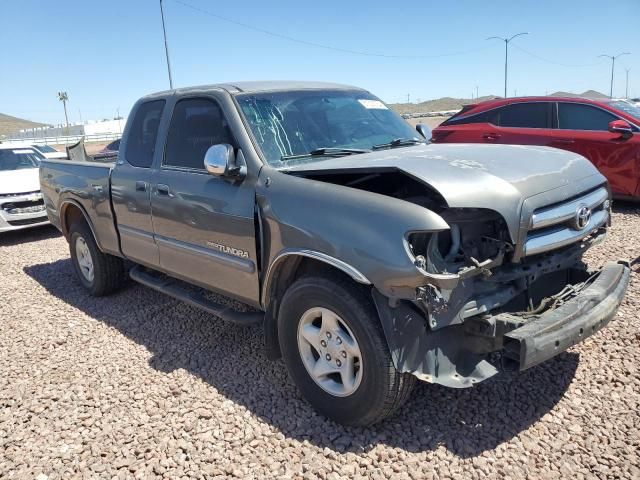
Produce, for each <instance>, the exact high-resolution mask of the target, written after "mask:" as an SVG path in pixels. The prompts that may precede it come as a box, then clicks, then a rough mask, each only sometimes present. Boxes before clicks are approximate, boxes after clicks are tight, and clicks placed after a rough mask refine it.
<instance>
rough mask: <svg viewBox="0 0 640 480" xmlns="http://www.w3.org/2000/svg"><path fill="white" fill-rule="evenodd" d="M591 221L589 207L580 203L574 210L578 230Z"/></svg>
mask: <svg viewBox="0 0 640 480" xmlns="http://www.w3.org/2000/svg"><path fill="white" fill-rule="evenodd" d="M590 221H591V209H590V208H589V207H587V206H586V205H581V206H579V207H578V209H577V210H576V217H575V226H576V228H577V229H578V230H584V229H585V228H587V225H589V222H590Z"/></svg>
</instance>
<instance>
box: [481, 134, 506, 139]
mask: <svg viewBox="0 0 640 480" xmlns="http://www.w3.org/2000/svg"><path fill="white" fill-rule="evenodd" d="M500 137H502V135H500V134H499V133H485V134H484V135H482V138H484V139H485V140H498V139H499V138H500Z"/></svg>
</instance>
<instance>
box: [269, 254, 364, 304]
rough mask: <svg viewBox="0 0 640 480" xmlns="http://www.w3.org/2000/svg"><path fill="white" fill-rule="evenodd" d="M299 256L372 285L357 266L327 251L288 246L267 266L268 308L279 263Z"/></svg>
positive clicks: (359, 281)
mask: <svg viewBox="0 0 640 480" xmlns="http://www.w3.org/2000/svg"><path fill="white" fill-rule="evenodd" d="M291 256H298V257H307V258H313V259H314V260H318V261H320V262H323V263H326V264H328V265H331V266H332V267H334V268H337V269H338V270H340V271H342V272H344V273H346V274H347V275H349V276H350V277H351V278H352V279H353V280H354V281H356V282H358V283H361V284H363V285H371V281H369V279H368V278H367V277H366V276H365V275H364V274H363V273H361V272H360V271H359V270H358V269H357V268H355V267H353V266H351V265H349V264H348V263H346V262H343V261H342V260H340V259H338V258H335V257H332V256H331V255H327V254H326V253H322V252H318V251H315V250H307V249H298V248H287V249H285V250H282V251H281V252H279V253H278V254H277V255H276V256H275V258H274V259H273V261H272V262H271V263H270V264H269V267H268V268H267V273H266V274H265V277H264V281H263V283H262V294H261V298H262V304H263V306H264V307H265V309H266V308H267V306H268V304H269V301H268V300H269V299H268V293H269V289H270V288H271V281H272V279H273V276H274V274H275V272H276V270H277V267H278V265H279V264H280V263H281V262H282V261H283V260H284V259H285V258H287V257H291Z"/></svg>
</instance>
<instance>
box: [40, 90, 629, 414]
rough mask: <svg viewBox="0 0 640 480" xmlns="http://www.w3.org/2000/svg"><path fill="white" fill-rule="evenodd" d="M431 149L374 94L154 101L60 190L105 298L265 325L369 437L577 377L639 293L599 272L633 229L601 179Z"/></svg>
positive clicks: (73, 241) (541, 161) (579, 171)
mask: <svg viewBox="0 0 640 480" xmlns="http://www.w3.org/2000/svg"><path fill="white" fill-rule="evenodd" d="M428 137H429V134H428V130H427V129H426V127H424V126H421V125H419V126H418V128H417V132H416V131H415V130H413V129H412V128H411V127H410V126H409V125H408V124H407V123H405V122H404V121H403V120H402V119H401V118H400V117H399V116H398V115H397V114H396V113H394V112H393V111H391V110H390V109H389V108H388V107H387V106H386V105H385V104H384V103H383V102H381V101H380V100H379V99H377V98H376V97H375V96H373V95H371V94H370V93H369V92H367V91H365V90H362V89H358V88H355V87H349V86H343V85H334V84H321V83H307V82H247V83H236V84H224V85H211V86H203V87H194V88H185V89H177V90H172V91H168V92H161V93H157V94H153V95H149V96H146V97H144V98H142V99H141V100H139V101H138V102H137V104H136V105H135V106H134V108H133V110H132V112H131V115H130V116H129V120H128V122H127V125H126V129H125V132H124V136H123V138H122V143H121V148H120V151H119V154H118V157H117V160H116V161H115V163H114V164H105V163H97V162H91V161H54V160H46V161H43V162H42V166H41V169H40V181H41V185H42V193H43V195H44V202H45V205H46V209H47V212H48V215H49V218H50V220H51V222H52V223H53V224H54V225H56V226H57V227H58V228H59V229H60V230H61V231H62V233H63V234H64V236H65V237H66V238H67V240H68V241H69V245H70V252H71V260H72V262H73V265H74V267H75V271H76V273H77V276H78V279H79V281H80V282H81V283H82V285H84V286H85V287H86V289H87V290H88V291H89V292H90V293H91V294H93V295H105V294H107V293H109V292H112V291H113V290H115V289H117V288H119V287H121V286H122V285H124V284H125V279H126V276H127V275H128V276H130V277H131V278H133V279H134V280H135V281H137V282H140V283H142V284H144V285H146V286H148V287H150V288H153V289H156V290H159V291H161V292H164V293H166V294H168V295H172V296H174V297H176V298H178V299H181V300H183V301H185V302H186V303H188V304H191V305H193V306H196V307H199V308H202V309H204V310H206V311H208V312H210V313H212V314H214V315H215V316H217V317H220V318H222V319H224V320H228V321H231V322H235V323H240V324H255V323H260V324H261V325H262V326H263V328H264V332H265V344H266V351H267V354H268V356H269V357H270V358H272V359H276V358H279V357H283V358H284V361H285V363H286V366H287V368H288V371H289V373H290V375H291V377H292V378H293V381H294V382H295V383H296V385H297V386H298V387H299V389H300V391H301V392H302V394H303V396H304V397H305V398H306V399H308V401H309V402H310V403H311V404H313V405H314V407H315V408H316V409H317V410H319V411H320V412H321V413H323V414H324V415H326V416H328V417H330V418H333V419H335V420H336V421H338V422H342V423H345V424H352V425H369V424H372V423H374V422H376V421H379V420H381V419H383V418H385V417H387V416H388V415H390V414H391V413H392V412H393V411H394V410H395V409H397V408H398V407H399V406H400V405H401V404H402V403H403V402H404V401H405V400H406V398H407V397H408V395H409V393H410V392H411V389H412V387H413V385H414V384H415V381H416V380H417V379H419V380H422V381H426V382H432V383H437V384H441V385H445V386H448V387H454V388H463V387H470V386H473V385H474V384H476V383H478V382H482V381H484V380H486V379H488V378H490V377H493V376H494V375H496V374H498V373H499V372H500V371H502V370H505V369H518V370H525V369H528V368H530V367H532V366H534V365H537V364H539V363H540V362H543V361H545V360H548V359H550V358H551V357H554V356H555V355H558V354H559V353H561V352H563V351H564V350H566V349H567V348H569V347H570V346H572V345H574V344H576V343H578V342H580V341H582V340H583V339H584V338H586V337H588V336H589V335H591V334H593V333H594V332H595V331H597V330H598V329H600V328H601V327H603V326H604V325H605V324H607V322H609V320H610V319H611V318H612V317H613V315H614V314H615V312H616V309H617V308H618V306H619V304H620V302H621V301H622V298H623V295H624V293H625V290H626V288H627V284H628V281H629V266H628V264H627V263H625V262H615V261H614V262H610V263H608V264H607V265H606V266H605V267H604V268H602V269H600V270H597V271H589V270H588V269H587V267H586V266H585V264H584V263H583V262H582V260H581V258H582V256H583V254H584V252H585V251H586V250H587V249H588V248H589V247H591V246H592V245H594V244H596V243H598V242H600V241H601V240H603V238H604V236H605V234H606V231H607V228H608V225H609V222H610V207H611V202H610V192H609V188H608V186H607V183H606V181H605V179H604V177H603V176H602V175H600V174H599V173H598V172H597V171H596V169H595V168H594V167H593V166H592V165H591V163H589V162H588V161H587V160H586V159H584V158H582V157H580V156H578V155H575V154H572V153H568V152H564V151H560V150H554V149H550V148H545V147H527V146H505V145H456V144H451V145H432V144H429V143H428V141H427V140H426V138H428ZM212 292H215V293H217V294H219V295H212ZM220 294H221V295H222V296H223V297H227V298H230V299H232V300H235V302H228V301H226V300H225V299H224V298H223V299H221V296H220ZM239 302H240V305H239V306H238V303H239ZM229 305H236V307H237V308H231V307H230V306H229ZM243 305H246V307H244V308H240V307H242V306H243ZM239 374H241V372H239Z"/></svg>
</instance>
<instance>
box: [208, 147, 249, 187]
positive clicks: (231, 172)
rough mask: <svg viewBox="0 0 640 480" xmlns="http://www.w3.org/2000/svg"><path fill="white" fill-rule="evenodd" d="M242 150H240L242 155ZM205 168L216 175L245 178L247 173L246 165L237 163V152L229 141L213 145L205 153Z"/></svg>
mask: <svg viewBox="0 0 640 480" xmlns="http://www.w3.org/2000/svg"><path fill="white" fill-rule="evenodd" d="M241 154H242V152H240V155H241ZM204 168H206V170H207V172H208V173H209V175H213V176H214V177H227V178H234V179H238V178H243V177H244V175H245V174H246V168H245V167H244V166H238V165H237V164H236V154H235V152H234V150H233V147H232V146H231V145H229V144H228V143H220V144H218V145H212V146H210V147H209V149H208V150H207V153H205V155H204Z"/></svg>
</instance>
